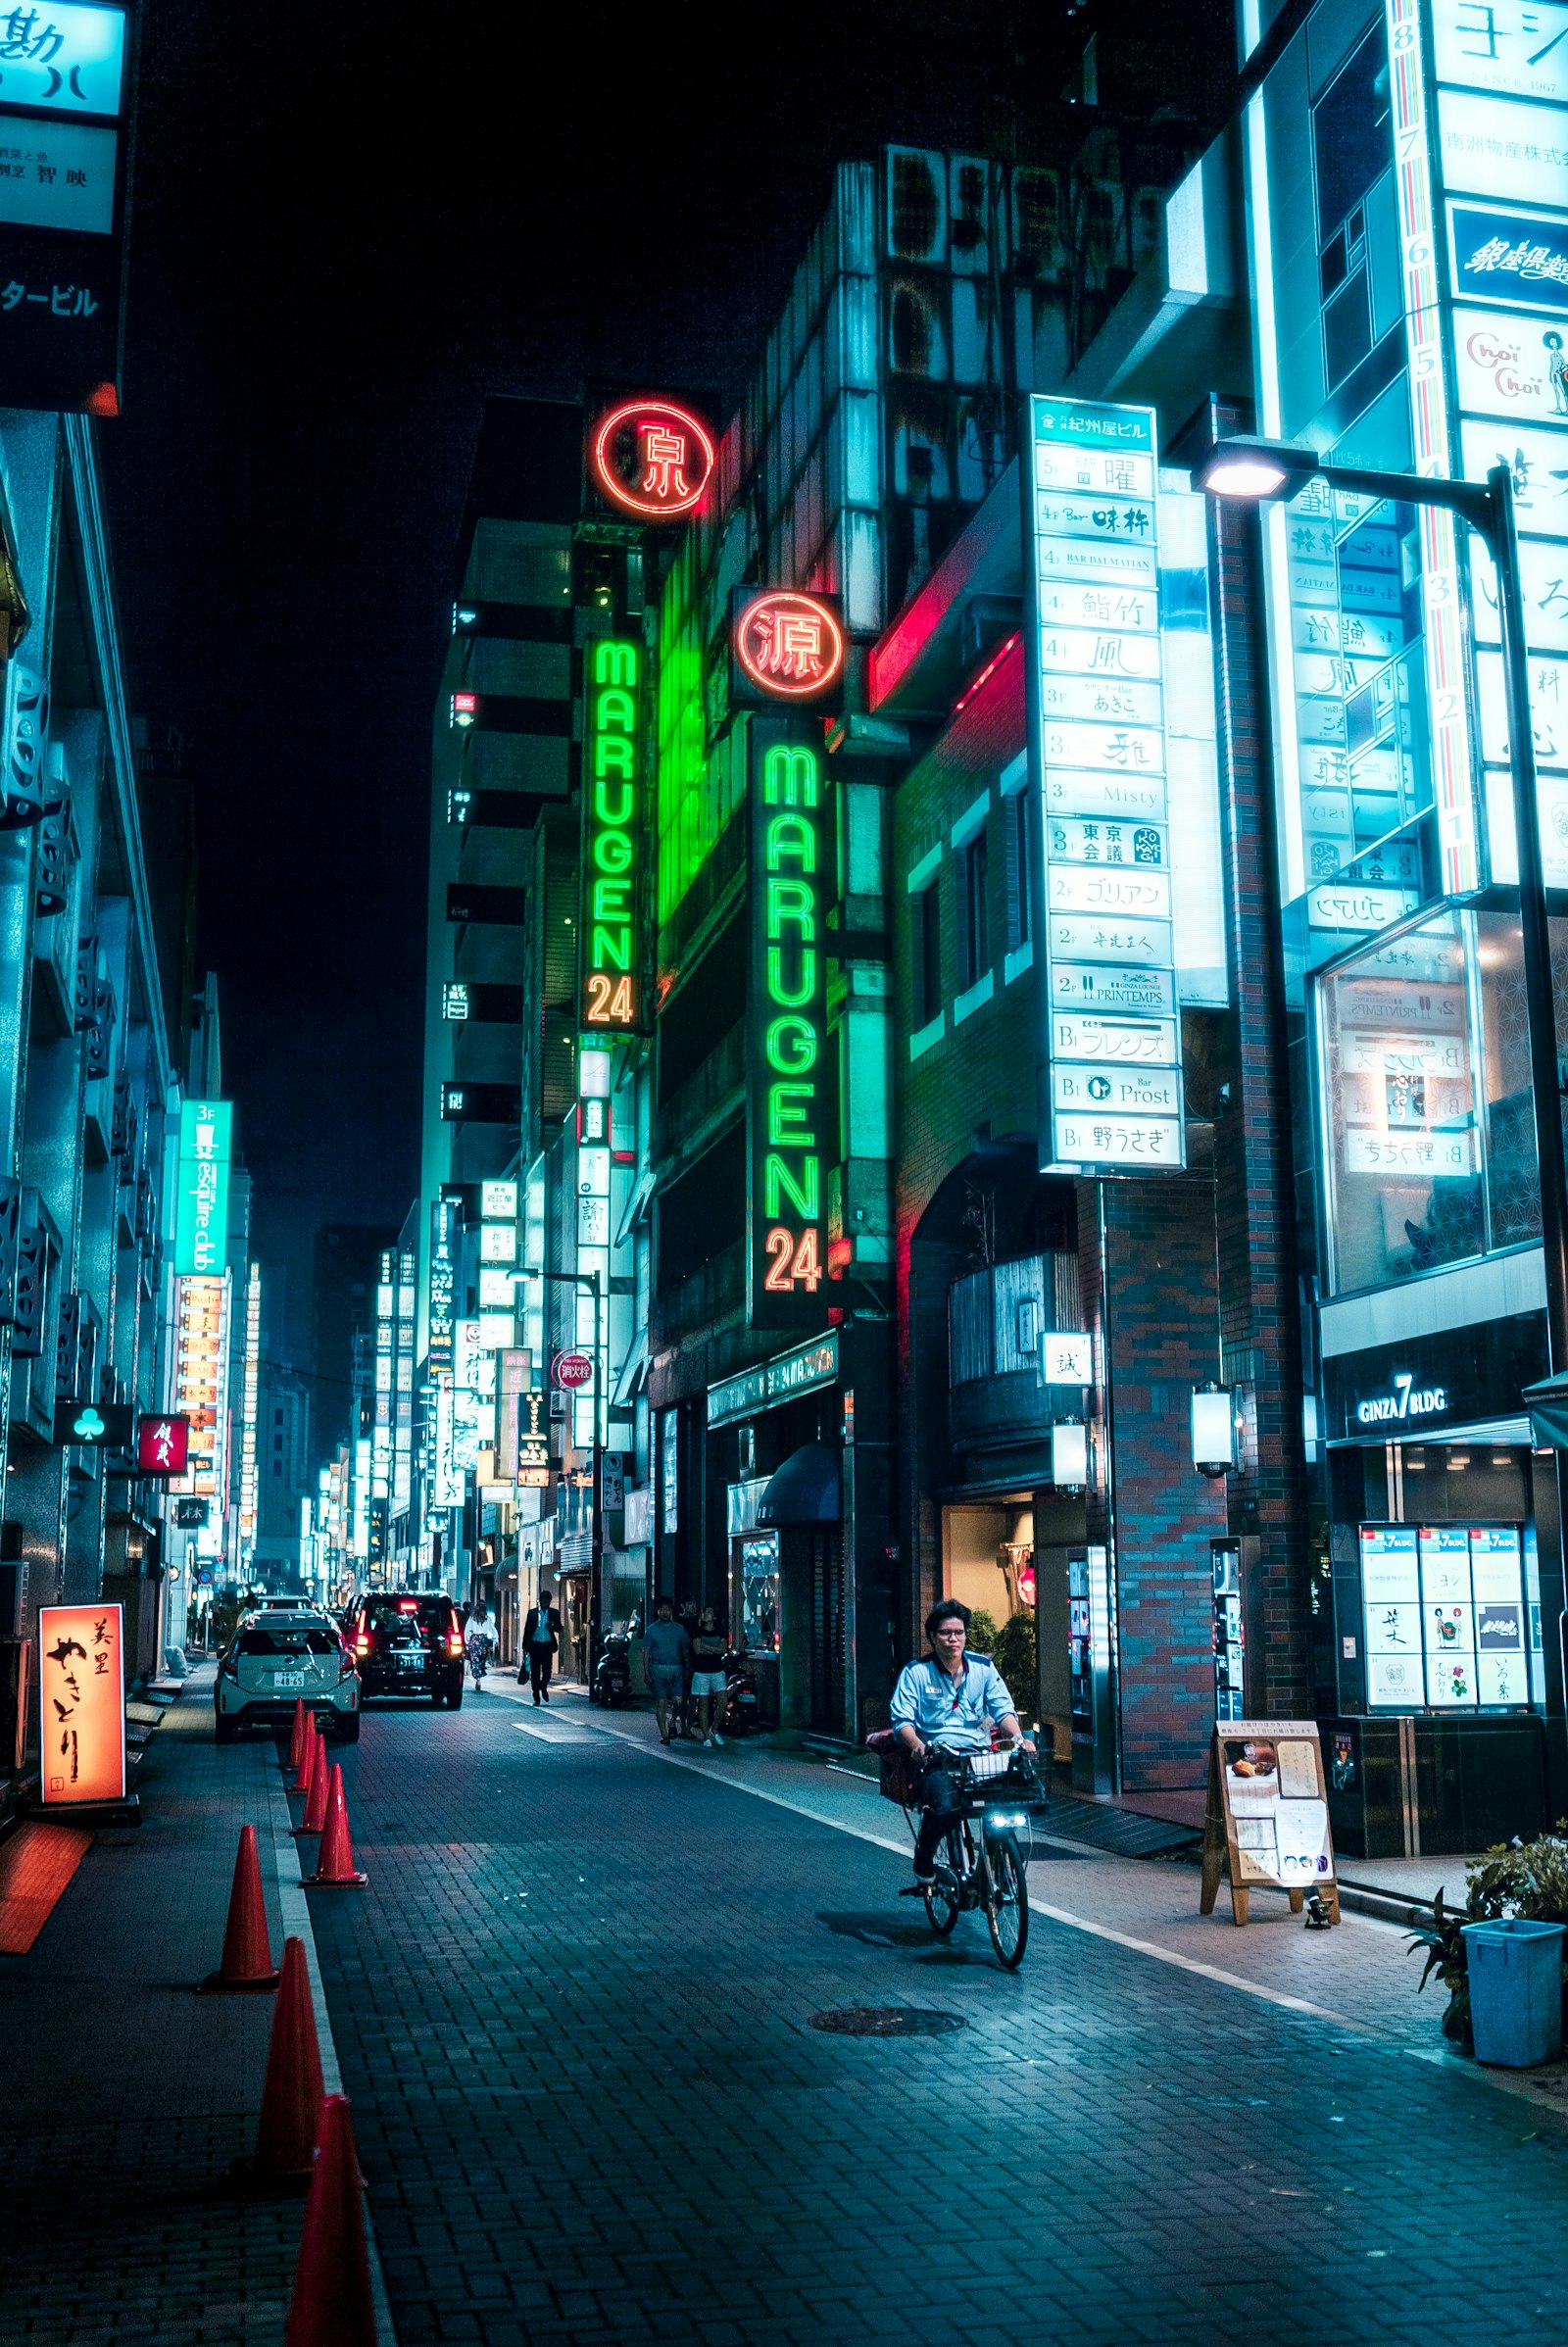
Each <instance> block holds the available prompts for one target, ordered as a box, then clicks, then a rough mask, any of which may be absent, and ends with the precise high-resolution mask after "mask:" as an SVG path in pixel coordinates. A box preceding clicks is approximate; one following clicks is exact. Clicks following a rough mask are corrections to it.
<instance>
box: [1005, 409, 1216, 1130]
mask: <svg viewBox="0 0 1568 2347" xmlns="http://www.w3.org/2000/svg"><path fill="white" fill-rule="evenodd" d="M1030 447H1031V463H1030V466H1029V470H1028V477H1027V478H1026V480H1025V481H1024V483H1023V495H1024V498H1025V536H1026V542H1027V544H1028V545H1029V546H1030V548H1031V549H1032V556H1031V561H1030V565H1029V568H1030V587H1031V604H1032V617H1033V622H1034V625H1033V641H1034V644H1035V648H1036V649H1035V657H1034V662H1033V678H1032V683H1031V694H1032V701H1033V721H1032V723H1031V728H1030V740H1031V757H1032V760H1033V774H1034V787H1035V788H1037V789H1038V790H1039V792H1040V794H1041V802H1042V805H1043V807H1044V809H1045V821H1044V825H1043V827H1042V829H1043V836H1044V842H1045V883H1046V899H1045V901H1046V920H1045V940H1046V1004H1047V1008H1046V1016H1047V1019H1048V1021H1049V1026H1050V1033H1049V1038H1048V1049H1049V1052H1050V1058H1051V1134H1050V1141H1049V1148H1048V1150H1047V1162H1048V1163H1050V1164H1054V1165H1085V1166H1091V1165H1092V1166H1095V1167H1097V1168H1099V1169H1100V1170H1102V1171H1104V1172H1117V1173H1131V1172H1137V1171H1140V1170H1144V1171H1150V1170H1152V1171H1159V1170H1163V1169H1168V1168H1170V1167H1172V1166H1180V1165H1182V1164H1184V1163H1185V1162H1186V1155H1185V1143H1184V1138H1183V1122H1182V1071H1181V1050H1180V1041H1179V1030H1178V1022H1177V1018H1176V970H1175V945H1174V930H1173V925H1172V923H1173V907H1172V904H1171V882H1170V867H1169V839H1170V831H1169V807H1168V802H1167V785H1166V779H1165V776H1166V758H1165V726H1164V696H1163V678H1162V672H1161V654H1160V634H1159V582H1158V569H1157V564H1158V506H1157V502H1156V494H1155V493H1156V486H1157V476H1156V452H1155V445H1154V416H1153V411H1152V409H1149V408H1123V407H1106V406H1103V405H1099V404H1096V403H1092V402H1089V401H1084V400H1060V399H1050V398H1042V397H1035V398H1033V399H1032V400H1031V401H1030ZM1084 678H1089V679H1091V680H1093V682H1094V684H1095V686H1096V687H1097V690H1096V691H1095V692H1094V693H1093V695H1089V694H1086V693H1085V692H1083V690H1082V689H1081V685H1080V683H1079V680H1081V679H1084Z"/></svg>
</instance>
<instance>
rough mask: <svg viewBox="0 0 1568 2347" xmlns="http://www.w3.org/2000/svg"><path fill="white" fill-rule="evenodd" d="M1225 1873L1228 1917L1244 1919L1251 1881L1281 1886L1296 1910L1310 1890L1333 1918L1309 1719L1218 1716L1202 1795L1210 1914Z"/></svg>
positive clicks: (1313, 1727) (1324, 1814)
mask: <svg viewBox="0 0 1568 2347" xmlns="http://www.w3.org/2000/svg"><path fill="white" fill-rule="evenodd" d="M1226 1879H1228V1880H1229V1882H1230V1890H1231V1920H1232V1922H1233V1923H1236V1924H1245V1923H1246V1921H1247V1916H1248V1907H1249V1904H1250V1894H1251V1892H1252V1891H1253V1890H1254V1889H1257V1890H1283V1891H1286V1892H1288V1893H1289V1895H1290V1901H1291V1909H1292V1912H1293V1913H1294V1914H1297V1915H1299V1913H1300V1912H1301V1907H1302V1904H1303V1902H1304V1900H1305V1898H1306V1894H1307V1892H1308V1891H1309V1890H1314V1891H1316V1892H1317V1893H1318V1894H1319V1895H1320V1897H1321V1898H1322V1900H1323V1903H1324V1905H1325V1906H1326V1907H1327V1908H1328V1910H1329V1915H1330V1918H1331V1920H1332V1921H1333V1922H1335V1923H1338V1922H1339V1920H1340V1893H1339V1885H1338V1883H1337V1882H1336V1880H1335V1874H1334V1840H1333V1836H1332V1834H1331V1833H1330V1831H1329V1803H1328V1790H1327V1787H1326V1786H1325V1785H1324V1782H1323V1752H1322V1746H1321V1744H1320V1742H1319V1739H1318V1733H1317V1722H1316V1721H1315V1720H1224V1721H1222V1722H1221V1723H1220V1724H1219V1726H1217V1727H1216V1729H1215V1731H1214V1735H1213V1738H1212V1741H1211V1742H1210V1744H1209V1750H1208V1798H1207V1800H1206V1802H1205V1803H1204V1819H1203V1890H1202V1899H1201V1913H1202V1914H1204V1915H1212V1913H1213V1912H1214V1902H1215V1900H1216V1899H1217V1898H1218V1896H1219V1886H1220V1883H1221V1882H1222V1881H1224V1880H1226Z"/></svg>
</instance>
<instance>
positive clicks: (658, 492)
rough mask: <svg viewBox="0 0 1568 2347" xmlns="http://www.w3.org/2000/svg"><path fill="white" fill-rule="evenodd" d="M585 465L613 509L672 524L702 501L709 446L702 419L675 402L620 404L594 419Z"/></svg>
mask: <svg viewBox="0 0 1568 2347" xmlns="http://www.w3.org/2000/svg"><path fill="white" fill-rule="evenodd" d="M588 463H589V469H590V471H591V472H592V474H593V477H594V480H595V482H596V483H597V485H598V487H599V488H600V489H601V490H602V491H603V493H604V495H605V496H606V497H607V498H609V500H610V502H611V503H612V505H615V506H619V507H620V508H621V510H622V511H623V512H624V513H635V514H637V515H638V516H639V517H640V518H641V519H642V520H644V521H675V520H678V519H679V517H680V516H681V514H683V513H691V512H693V511H694V509H695V508H696V507H698V506H700V505H701V504H702V502H703V495H704V492H705V491H706V489H707V487H708V483H709V480H710V478H711V474H712V470H713V442H712V438H711V434H710V433H709V430H708V428H707V426H706V425H705V424H704V423H703V421H702V420H701V418H700V417H699V416H694V415H693V414H692V411H691V410H690V409H689V408H683V407H681V406H680V405H679V404H678V403H677V402H676V401H674V400H667V399H634V400H622V401H621V403H620V404H619V406H618V407H614V408H612V409H611V410H610V411H609V413H608V414H606V415H604V416H599V417H597V418H596V420H595V422H594V425H593V427H592V430H591V433H590V436H589V444H588Z"/></svg>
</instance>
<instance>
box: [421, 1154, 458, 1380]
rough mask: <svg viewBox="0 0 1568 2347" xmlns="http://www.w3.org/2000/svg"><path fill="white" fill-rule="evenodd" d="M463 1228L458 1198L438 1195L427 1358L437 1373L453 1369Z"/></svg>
mask: <svg viewBox="0 0 1568 2347" xmlns="http://www.w3.org/2000/svg"><path fill="white" fill-rule="evenodd" d="M462 1230H463V1217H462V1209H461V1207H460V1206H459V1204H458V1201H457V1199H456V1198H436V1199H434V1200H433V1201H432V1203H431V1206H430V1278H429V1296H428V1302H429V1325H428V1332H427V1337H426V1345H425V1358H426V1360H427V1361H428V1363H429V1367H430V1371H431V1374H432V1375H433V1376H439V1375H441V1374H442V1373H450V1371H451V1368H452V1331H453V1327H454V1324H455V1322H456V1319H457V1300H458V1243H459V1240H460V1237H461V1235H462Z"/></svg>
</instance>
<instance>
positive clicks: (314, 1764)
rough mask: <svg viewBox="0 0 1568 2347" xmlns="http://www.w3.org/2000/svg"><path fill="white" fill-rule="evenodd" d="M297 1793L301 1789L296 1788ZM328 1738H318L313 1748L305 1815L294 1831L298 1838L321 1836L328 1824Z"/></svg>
mask: <svg viewBox="0 0 1568 2347" xmlns="http://www.w3.org/2000/svg"><path fill="white" fill-rule="evenodd" d="M294 1789H295V1791H296V1792H297V1791H299V1789H300V1787H299V1786H298V1785H296V1786H295V1788H294ZM326 1790H327V1768H326V1738H325V1736H317V1737H316V1738H315V1741H314V1743H313V1745H312V1747H311V1780H310V1785H309V1786H308V1788H307V1789H306V1796H305V1815H304V1816H303V1817H302V1818H301V1820H300V1822H299V1824H298V1825H297V1826H296V1827H295V1828H294V1829H293V1831H294V1834H295V1836H296V1838H297V1837H298V1836H299V1835H300V1834H319V1833H320V1831H321V1828H322V1827H323V1826H324V1825H325V1824H326Z"/></svg>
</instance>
